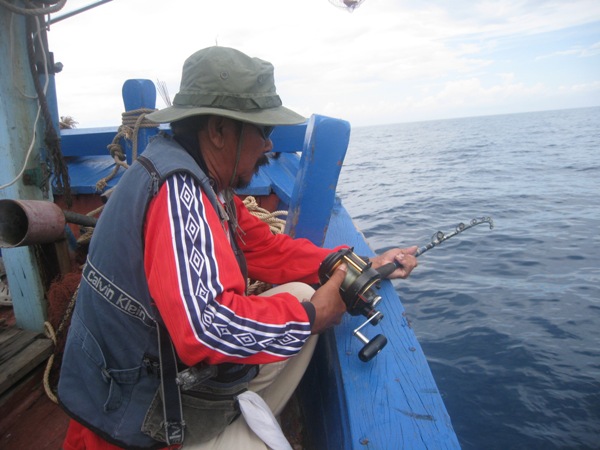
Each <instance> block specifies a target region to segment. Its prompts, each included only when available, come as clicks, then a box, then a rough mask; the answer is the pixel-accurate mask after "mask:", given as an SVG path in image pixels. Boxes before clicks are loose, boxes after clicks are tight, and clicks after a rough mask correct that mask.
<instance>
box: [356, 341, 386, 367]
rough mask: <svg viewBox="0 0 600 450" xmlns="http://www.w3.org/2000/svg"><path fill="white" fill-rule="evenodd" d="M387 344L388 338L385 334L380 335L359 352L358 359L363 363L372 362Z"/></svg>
mask: <svg viewBox="0 0 600 450" xmlns="http://www.w3.org/2000/svg"><path fill="white" fill-rule="evenodd" d="M363 337H364V335H363ZM359 339H360V338H359ZM361 340H362V339H361ZM386 344H387V338H386V337H385V336H384V335H383V334H378V335H377V336H375V337H374V338H373V339H371V340H370V341H369V340H367V343H366V344H365V346H364V347H363V348H362V349H361V350H360V351H359V352H358V358H359V359H360V360H361V361H362V362H368V361H371V360H372V359H373V358H374V357H375V356H377V354H378V353H379V352H380V351H381V350H383V347H385V346H386Z"/></svg>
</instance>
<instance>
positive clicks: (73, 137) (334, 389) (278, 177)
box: [0, 7, 460, 449]
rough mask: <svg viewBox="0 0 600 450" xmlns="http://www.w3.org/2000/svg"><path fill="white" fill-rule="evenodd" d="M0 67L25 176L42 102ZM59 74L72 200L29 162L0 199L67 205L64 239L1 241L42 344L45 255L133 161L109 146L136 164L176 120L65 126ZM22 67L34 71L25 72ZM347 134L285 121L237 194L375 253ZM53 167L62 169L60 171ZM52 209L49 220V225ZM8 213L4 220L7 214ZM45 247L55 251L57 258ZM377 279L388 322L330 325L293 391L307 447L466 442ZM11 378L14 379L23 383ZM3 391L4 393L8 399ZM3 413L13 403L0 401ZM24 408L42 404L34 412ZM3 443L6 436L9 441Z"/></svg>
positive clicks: (2, 143) (7, 135)
mask: <svg viewBox="0 0 600 450" xmlns="http://www.w3.org/2000/svg"><path fill="white" fill-rule="evenodd" d="M9 20H10V19H9V17H8V13H7V11H6V10H4V9H3V8H1V7H0V30H2V31H0V34H2V39H1V40H0V41H1V42H2V43H0V54H2V55H4V56H6V55H8V51H12V52H13V55H16V56H15V57H17V58H19V57H20V58H22V61H26V58H27V54H26V52H25V48H24V47H23V46H22V45H20V44H19V45H16V44H15V43H14V41H13V44H12V45H13V48H12V49H11V48H8V44H6V43H7V42H8V41H10V39H5V36H6V34H7V33H8V31H7V30H8V29H9V27H7V26H5V25H8V24H9ZM20 26H24V25H23V24H20V23H19V18H16V20H15V23H12V27H13V28H12V29H14V27H17V28H18V27H20ZM38 50H39V49H38ZM46 50H47V49H46ZM48 55H49V54H48ZM13 65H14V66H20V65H19V64H15V63H13ZM3 66H6V65H3ZM25 66H26V65H25ZM0 71H1V72H0V75H1V77H0V79H1V80H4V81H0V89H1V91H0V93H1V94H2V96H3V97H4V98H5V99H4V100H2V106H3V109H2V112H1V113H0V119H1V120H0V127H3V128H4V129H2V130H1V131H0V135H2V136H4V137H0V153H1V155H2V157H3V161H7V159H6V158H8V160H10V161H11V164H8V165H5V167H4V169H2V170H0V176H1V177H2V180H6V179H12V178H13V177H14V176H16V175H17V174H16V169H15V167H16V168H18V167H21V166H22V165H23V154H22V153H23V152H22V150H20V149H22V148H24V145H23V144H24V143H28V139H29V137H27V138H24V135H27V136H29V134H28V133H22V132H19V131H16V130H15V127H11V124H14V113H17V112H18V113H19V114H21V117H25V122H26V125H33V124H34V123H36V120H35V117H36V108H37V106H35V107H32V105H31V102H30V101H26V100H24V99H23V98H21V97H19V96H18V95H13V93H11V90H14V83H16V79H15V75H14V70H13V69H9V68H7V67H2V68H0ZM52 72H53V71H50V72H49V73H45V72H43V73H42V75H41V76H40V77H41V78H42V80H43V81H42V82H44V81H46V79H47V80H48V82H49V83H48V86H49V90H48V92H47V93H46V99H47V101H48V105H49V110H50V112H51V113H52V122H53V124H54V126H55V129H56V133H58V135H59V136H60V143H61V152H62V158H63V161H65V163H66V167H67V168H68V174H69V180H70V182H69V184H70V186H69V188H70V198H69V196H68V195H67V194H68V192H67V191H66V189H65V188H66V186H65V185H64V184H63V185H62V187H57V184H56V183H52V184H51V185H52V186H53V187H52V189H49V190H48V191H47V192H44V190H43V189H40V188H39V187H38V186H39V180H40V179H39V178H36V170H37V169H39V168H34V169H28V176H27V177H26V179H23V178H20V179H19V180H18V181H17V182H16V183H15V184H14V185H12V186H10V187H7V188H5V189H1V190H0V199H1V200H0V203H1V202H5V204H6V202H8V204H10V207H11V209H1V208H0V211H5V212H4V215H5V216H6V214H8V213H7V212H6V211H14V209H12V208H15V207H16V208H17V209H18V210H19V211H20V210H21V209H23V207H22V205H23V204H25V205H34V206H35V205H39V204H38V203H30V202H32V201H40V202H42V203H49V204H52V206H51V207H50V209H51V210H53V211H54V210H56V209H58V210H59V211H62V212H63V213H64V217H65V222H64V223H63V222H61V223H60V226H61V227H62V229H64V230H65V232H64V235H63V234H62V233H60V236H59V237H58V238H56V237H55V238H53V239H54V241H52V242H50V243H48V242H43V243H38V242H35V238H34V239H33V241H31V240H29V239H28V238H27V239H24V238H19V240H18V241H17V242H16V243H8V244H6V243H4V244H3V246H4V247H5V248H3V249H2V257H3V260H4V264H5V265H6V267H7V275H8V283H9V286H10V287H11V297H12V303H13V309H14V315H15V318H16V320H15V327H16V328H18V329H19V330H25V331H28V332H31V333H36V336H37V340H41V341H44V342H45V340H44V339H39V333H41V332H42V331H43V324H44V322H45V321H46V317H45V314H46V312H45V311H46V296H47V295H46V294H47V291H46V289H47V283H45V282H44V280H43V279H44V277H46V278H47V275H46V276H44V274H43V272H44V270H48V268H47V267H46V268H44V270H41V269H40V265H43V264H44V263H46V265H47V264H48V261H53V263H54V264H58V266H59V267H53V268H50V269H49V270H48V271H49V273H51V274H60V273H67V272H69V271H70V270H71V268H70V267H69V263H68V262H66V261H67V260H70V259H69V258H68V257H65V251H64V249H65V246H67V247H68V245H69V237H75V238H77V237H79V236H77V234H78V232H79V229H80V227H81V223H79V220H80V219H82V217H88V218H89V217H93V216H90V211H92V210H95V209H97V208H99V207H100V208H101V207H102V205H103V203H104V201H106V197H107V195H106V193H107V192H108V193H110V190H111V188H113V187H114V186H116V184H117V183H118V180H119V178H120V176H121V174H122V173H123V172H124V170H126V169H124V168H121V169H119V170H118V171H116V173H115V174H114V176H111V174H112V173H113V171H115V158H114V157H113V156H111V155H110V154H109V152H108V151H107V146H109V145H110V144H112V143H113V142H116V143H120V144H121V148H123V156H122V158H124V160H123V161H122V162H125V161H126V162H127V163H128V164H131V163H132V162H133V161H134V160H135V157H136V155H139V154H142V153H143V150H144V147H145V145H146V144H147V143H148V141H149V139H151V138H152V137H153V136H154V135H156V134H157V133H160V132H166V133H168V132H169V130H168V127H164V126H157V125H156V124H154V125H151V126H145V125H144V126H138V127H137V128H136V126H135V125H133V126H131V125H130V126H129V127H130V129H131V130H132V131H131V132H133V133H134V134H133V135H131V134H129V138H126V137H118V135H119V133H120V132H122V131H123V128H120V127H121V125H120V124H115V126H113V127H103V128H73V129H59V127H58V122H59V116H58V112H57V105H56V93H55V91H54V83H53V77H54V73H52ZM5 75H6V76H5ZM20 76H23V77H25V76H27V73H22V74H20ZM156 92H157V90H156V87H155V85H154V83H153V82H152V81H150V80H145V79H133V80H126V81H124V84H123V102H124V110H125V113H124V114H123V118H124V120H128V121H130V122H128V123H131V117H132V116H133V117H134V120H133V122H135V123H136V124H138V125H140V124H143V123H144V119H143V117H142V116H143V115H144V114H145V113H144V111H148V110H154V108H155V103H156ZM7 96H8V97H10V98H9V100H7ZM140 117H142V118H141V119H140ZM138 119H139V120H138ZM23 129H24V130H28V131H29V130H30V129H31V128H30V127H28V126H25V127H24V128H20V130H23ZM350 135H351V126H350V124H349V123H348V122H347V121H345V120H343V119H339V118H333V117H327V116H322V115H318V114H314V115H312V116H311V117H310V118H309V120H308V121H307V122H306V123H305V124H301V125H294V126H280V127H277V128H276V129H275V131H274V133H273V135H272V140H273V145H274V151H275V152H276V157H274V158H272V159H271V163H270V164H269V165H268V166H264V167H262V168H261V170H260V172H259V173H258V174H257V175H256V176H255V178H254V179H253V180H252V182H251V184H250V185H249V186H248V187H247V188H245V189H243V190H240V191H238V192H237V193H238V195H240V196H242V197H243V198H247V199H255V200H256V204H257V205H259V207H260V208H261V209H262V210H264V211H268V212H269V213H274V214H275V215H278V216H279V218H280V220H281V221H284V223H285V225H284V226H283V232H285V233H288V234H290V235H291V236H293V237H296V238H300V237H302V238H307V239H310V240H311V241H312V242H314V243H315V244H317V245H320V246H325V247H335V246H338V245H341V244H346V245H349V246H350V247H351V248H352V249H353V251H354V253H355V254H356V255H363V256H370V255H372V254H373V251H372V249H371V248H370V247H369V244H368V242H367V241H366V239H365V237H364V235H363V234H362V233H361V232H360V230H359V229H358V228H357V227H356V225H355V224H354V222H353V220H352V218H351V216H350V214H349V213H348V211H347V210H346V209H345V207H344V205H343V204H342V201H341V199H340V197H339V196H338V195H337V193H336V187H337V182H338V177H339V174H340V171H341V170H343V162H344V157H345V154H346V151H347V148H348V143H349V140H350ZM133 136H135V139H133ZM134 141H135V142H134ZM17 149H19V150H17ZM43 152H44V150H42V158H43V157H44V155H43ZM119 160H120V158H119ZM8 166H10V167H8ZM11 171H12V172H11ZM54 176H55V178H56V174H55V175H54ZM32 179H34V180H37V184H36V183H34V184H33V185H32V184H27V183H31V182H32ZM101 180H102V183H101V187H102V190H101V191H99V190H98V182H99V181H101ZM3 182H4V181H3ZM102 194H104V195H102ZM44 196H46V198H44ZM19 208H20V209H19ZM36 208H37V206H35V207H34V209H36ZM264 211H263V212H264ZM277 211H284V212H285V213H286V214H281V213H277ZM10 214H11V215H12V214H13V213H12V212H10ZM59 216H60V214H59ZM44 217H46V218H45V219H41V220H40V221H41V222H45V223H49V222H52V221H51V220H48V219H47V216H44ZM6 220H8V219H7V218H6V217H4V218H3V219H0V222H5V221H6ZM92 222H93V220H92ZM65 223H67V224H68V226H67V227H65ZM43 234H44V235H46V233H43ZM71 234H72V236H71ZM44 239H46V238H44ZM41 247H43V249H42V250H40V248H41ZM49 248H50V250H48V249H49ZM49 252H50V253H49ZM67 253H68V252H67ZM48 254H51V255H52V256H53V258H50V259H49V258H48V257H47V256H48ZM40 255H46V256H45V257H44V258H45V259H44V260H42V261H40V259H39V256H40ZM57 261H62V263H60V264H59V263H58V262H57ZM61 264H62V265H63V266H61ZM371 288H372V289H373V290H376V294H377V296H378V303H377V310H378V311H379V312H380V313H381V314H382V315H383V316H384V318H383V320H381V321H379V322H378V323H377V324H376V325H374V326H372V325H373V324H374V323H375V321H372V324H369V323H367V322H366V321H365V317H361V316H360V315H350V314H348V315H346V316H345V318H344V319H343V321H342V323H341V324H340V325H339V326H337V327H335V328H334V329H331V330H328V331H327V332H325V333H323V334H322V335H321V337H320V339H319V343H318V346H317V350H316V352H315V355H314V357H313V360H312V362H311V364H310V366H309V368H308V370H307V373H306V374H305V376H304V378H303V380H302V382H301V384H300V386H299V388H298V390H297V392H296V394H295V396H294V398H295V401H297V408H298V411H299V414H300V417H301V421H302V429H303V435H302V443H301V446H304V447H305V448H307V449H313V448H314V449H367V448H368V449H403V448H404V449H433V448H436V449H457V448H460V445H459V442H458V439H457V436H456V434H455V432H454V429H453V427H452V423H451V419H450V417H449V415H448V412H447V410H446V407H445V405H444V402H443V398H442V394H441V393H440V392H439V390H438V388H437V385H436V382H435V380H434V378H433V375H432V373H431V370H430V368H429V365H428V363H427V359H426V357H425V355H424V353H423V350H422V349H421V346H420V345H419V342H418V340H417V338H416V336H415V333H414V331H413V330H412V328H411V324H410V321H409V320H408V318H407V316H406V312H405V310H404V308H403V306H402V303H401V300H400V298H399V296H398V294H397V292H396V291H395V289H394V287H393V285H392V284H391V282H389V281H388V280H377V283H375V284H374V285H373V286H372V287H371ZM379 298H380V299H379ZM364 325H367V326H364ZM379 335H382V336H385V338H386V339H387V345H385V347H383V348H377V349H376V351H375V352H372V353H374V354H371V355H369V356H368V357H367V358H362V359H361V358H359V355H361V351H363V350H364V348H365V347H366V346H365V343H371V345H373V344H372V343H373V342H378V343H379V344H380V345H379V346H380V347H382V344H381V340H382V338H379V337H378V336H379ZM0 336H1V335H0ZM357 336H358V337H359V339H357ZM1 342H2V340H1V338H0V343H1ZM46 347H47V348H46V349H45V350H44V351H41V352H39V354H41V355H42V358H43V360H44V361H45V359H46V358H47V357H48V355H49V352H51V350H48V349H49V348H50V347H51V346H49V345H46ZM0 354H1V351H0ZM39 354H38V355H37V358H38V360H39V358H40V356H39ZM363 359H366V361H363ZM38 360H36V361H35V363H30V364H29V366H28V367H29V369H28V370H29V372H27V371H25V373H23V374H21V375H20V377H19V378H21V379H22V378H25V377H26V376H27V375H28V374H29V373H30V372H31V371H33V370H35V369H36V368H39V366H40V364H42V362H43V361H42V362H40V361H38ZM33 365H35V367H32V366H33ZM37 370H39V369H37ZM14 381H15V383H17V381H19V380H14ZM15 395H17V394H15ZM6 396H7V393H6V392H5V393H4V394H3V397H2V398H3V399H4V398H5V397H6ZM3 401H4V402H5V403H6V402H8V401H7V400H2V399H0V402H3ZM8 404H10V405H17V406H18V404H19V399H18V397H17V398H15V397H14V395H13V396H10V402H9V403H8ZM17 406H15V408H16V407H17ZM57 408H58V407H57ZM0 411H4V409H2V405H0ZM57 411H58V410H57ZM26 414H33V413H32V412H31V411H30V410H27V412H26ZM57 414H60V413H58V412H57ZM1 429H2V428H1V424H0V430H1ZM37 430H38V432H39V433H41V434H43V433H44V431H45V430H44V424H43V423H41V424H38V426H37ZM4 431H5V433H6V432H10V430H8V431H7V430H4ZM48 431H50V430H48ZM52 433H54V435H57V430H56V429H53V430H52ZM58 435H59V436H60V430H59V431H58ZM1 443H2V440H0V446H1ZM31 448H33V447H31Z"/></svg>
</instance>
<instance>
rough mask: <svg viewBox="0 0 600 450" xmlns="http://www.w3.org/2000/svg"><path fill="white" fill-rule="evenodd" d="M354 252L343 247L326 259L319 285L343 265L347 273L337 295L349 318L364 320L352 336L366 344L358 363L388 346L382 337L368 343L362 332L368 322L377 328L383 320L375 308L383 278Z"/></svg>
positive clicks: (369, 263)
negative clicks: (364, 318) (344, 305)
mask: <svg viewBox="0 0 600 450" xmlns="http://www.w3.org/2000/svg"><path fill="white" fill-rule="evenodd" d="M353 250H354V249H353V248H345V249H341V250H338V251H337V252H335V253H332V254H330V255H329V256H327V258H325V259H324V260H323V262H322V263H321V266H320V267H319V280H320V281H321V284H325V283H326V282H327V280H329V278H330V277H331V276H332V275H333V273H334V272H335V270H336V269H337V268H338V267H339V266H340V265H341V264H346V266H347V268H348V271H347V272H346V277H345V278H344V281H343V282H342V285H341V286H340V295H341V296H342V300H344V303H345V304H346V309H347V311H348V313H349V314H350V315H352V316H359V315H363V316H365V317H366V318H367V321H366V322H365V323H363V324H362V325H361V326H360V327H358V328H357V329H355V330H354V331H353V335H354V336H356V337H357V338H358V339H359V340H360V341H361V342H362V343H363V344H365V345H364V347H363V348H362V349H361V350H360V352H359V353H358V357H359V358H360V360H361V361H364V362H367V361H370V360H371V359H373V358H374V357H375V356H376V355H377V354H378V353H379V352H380V351H381V350H382V349H383V347H385V345H386V344H387V338H386V337H385V336H384V335H382V334H378V335H377V336H375V337H374V338H373V339H371V340H369V339H368V338H367V337H366V336H365V335H364V334H362V333H361V329H362V328H363V327H364V326H365V325H367V324H368V323H370V324H371V325H377V324H378V323H379V322H380V321H381V319H383V314H382V313H381V312H380V311H377V310H376V309H375V307H376V306H377V304H378V303H379V302H380V301H381V296H380V295H378V293H377V290H378V289H379V285H380V283H379V282H380V281H381V279H382V278H383V277H384V276H383V275H382V274H381V273H380V272H379V271H378V270H376V269H373V267H372V263H371V262H368V261H365V260H364V259H363V258H361V257H359V256H357V255H356V254H355V253H354V251H353Z"/></svg>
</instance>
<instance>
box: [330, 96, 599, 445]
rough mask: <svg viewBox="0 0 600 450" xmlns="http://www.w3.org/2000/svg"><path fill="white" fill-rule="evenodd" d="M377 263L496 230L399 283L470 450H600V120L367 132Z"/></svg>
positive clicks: (365, 161)
mask: <svg viewBox="0 0 600 450" xmlns="http://www.w3.org/2000/svg"><path fill="white" fill-rule="evenodd" d="M338 195H339V196H340V198H341V199H342V202H343V204H344V206H345V207H346V209H347V210H348V211H349V212H350V214H351V215H352V216H353V217H354V219H355V223H356V224H357V225H358V227H359V228H360V229H361V231H362V232H363V233H364V235H365V237H366V238H367V240H368V242H369V244H370V245H371V247H372V249H373V250H374V251H375V252H382V251H385V250H387V249H389V248H392V247H397V246H398V247H407V246H412V245H418V246H422V245H425V244H427V243H429V242H430V241H431V239H432V236H433V235H434V234H435V233H437V232H438V231H442V232H444V233H445V234H449V233H451V232H452V231H454V230H455V229H456V227H457V226H458V224H460V223H464V224H468V223H470V221H471V220H472V219H473V218H477V217H487V216H489V217H491V218H492V219H493V222H494V228H493V229H491V230H490V228H489V226H488V225H486V224H482V225H477V226H474V227H472V228H469V229H467V230H466V231H464V232H463V233H461V234H458V235H455V236H454V237H452V238H450V239H448V240H447V241H444V242H443V243H441V244H440V245H438V246H436V247H434V248H433V249H431V250H429V251H427V252H426V253H424V254H423V255H421V256H420V257H419V258H418V262H419V266H418V267H417V268H416V269H415V270H414V271H413V273H412V274H411V276H410V277H409V278H408V279H406V280H398V281H394V286H395V288H396V290H397V291H398V293H399V295H400V297H401V299H402V303H403V305H404V308H405V309H406V313H407V315H408V317H409V319H410V321H411V323H412V327H413V330H414V332H415V333H416V336H417V338H418V340H419V342H420V344H421V347H422V349H423V351H424V353H425V356H426V357H427V360H428V362H429V365H430V368H431V371H432V373H433V376H434V378H435V380H436V383H437V385H438V389H439V391H440V393H441V394H442V397H443V399H444V403H445V405H446V409H447V410H448V413H449V415H450V417H451V420H452V424H453V427H454V430H455V431H456V434H457V436H458V440H459V442H460V444H461V447H462V448H463V449H465V450H470V449H486V450H488V449H503V450H504V449H544V450H546V449H600V107H594V108H583V109H568V110H559V111H544V112H532V113H519V114H508V115H497V116H484V117H471V118H461V119H450V120H436V121H427V122H416V123H398V124H391V125H381V126H370V127H357V128H353V130H352V133H351V138H350V145H349V148H348V152H347V154H346V158H345V162H344V166H343V169H342V173H341V175H340V181H339V185H338Z"/></svg>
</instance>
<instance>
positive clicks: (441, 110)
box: [48, 0, 600, 128]
mask: <svg viewBox="0 0 600 450" xmlns="http://www.w3.org/2000/svg"><path fill="white" fill-rule="evenodd" d="M332 2H333V3H336V0H331V1H330V0H304V1H295V2H292V1H289V0H256V1H248V0H212V1H206V0H194V1H192V0H170V1H164V0H161V1H159V0H113V1H112V2H109V3H106V4H104V5H101V6H98V7H97V8H94V9H92V10H89V11H87V12H83V13H81V14H79V15H76V16H74V17H71V18H68V19H65V20H62V21H59V22H56V23H54V24H52V25H51V26H50V30H49V33H48V40H49V46H50V51H52V52H53V53H54V58H55V60H56V61H59V62H61V63H62V64H63V65H64V69H63V71H62V72H61V73H59V74H57V76H56V85H57V95H58V98H59V115H61V116H71V117H73V118H74V119H75V120H76V121H77V122H78V127H79V128H85V127H96V126H114V125H119V124H120V122H121V113H122V112H123V109H124V107H123V102H122V98H121V88H122V85H123V83H124V82H125V80H127V79H130V78H146V79H150V80H152V81H154V82H157V80H160V81H161V82H164V83H165V84H166V86H167V88H168V92H169V96H170V98H171V99H173V97H174V96H175V94H176V93H177V92H178V90H179V82H180V77H181V68H182V66H183V62H184V60H185V59H186V58H187V57H188V56H189V55H191V54H192V53H194V52H195V51H197V50H199V49H201V48H204V47H208V46H211V45H215V44H217V45H221V46H226V47H233V48H236V49H238V50H241V51H243V52H244V53H246V54H248V55H250V56H256V57H259V58H261V59H264V60H267V61H270V62H271V63H273V65H274V66H275V81H276V85H277V91H278V93H279V95H280V97H281V98H282V100H283V104H284V105H285V106H287V107H289V108H291V109H293V110H295V111H297V112H298V113H300V114H302V115H304V116H310V115H311V114H313V113H315V114H322V115H326V116H331V117H337V118H341V119H345V120H348V121H349V122H350V123H351V124H352V126H369V125H382V124H389V123H401V122H414V121H423V120H437V119H446V118H453V117H471V116H480V115H493V114H507V113H518V112H528V111H541V110H551V109H565V108H579V107H589V106H600V1H599V0H496V1H491V0H487V1H483V0H445V1H444V0H430V1H426V2H425V1H418V0H364V2H363V3H362V4H361V5H360V6H359V7H358V8H356V9H355V10H354V11H353V12H348V11H347V10H345V9H342V8H340V7H337V6H334V4H333V3H332ZM90 3H94V2H93V1H90V0H86V1H83V0H68V1H67V4H66V6H65V8H64V9H63V10H62V11H60V12H58V13H56V14H54V15H53V16H52V17H53V18H58V17H60V16H61V15H62V14H65V13H67V12H70V11H73V10H75V9H79V8H81V7H83V6H86V5H89V4H90ZM165 105H166V104H165V102H164V101H163V100H162V98H161V97H160V95H157V104H156V107H157V108H164V107H165Z"/></svg>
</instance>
